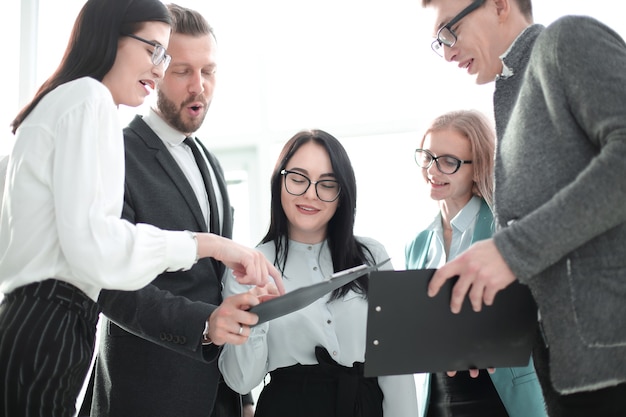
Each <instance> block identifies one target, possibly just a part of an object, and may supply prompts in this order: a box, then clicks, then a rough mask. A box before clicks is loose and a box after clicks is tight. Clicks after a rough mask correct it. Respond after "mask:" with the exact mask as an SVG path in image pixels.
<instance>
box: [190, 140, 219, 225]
mask: <svg viewBox="0 0 626 417" xmlns="http://www.w3.org/2000/svg"><path fill="white" fill-rule="evenodd" d="M184 142H185V144H186V145H187V146H189V147H190V148H191V152H193V157H194V158H195V159H196V164H197V165H198V168H199V169H200V174H202V180H203V181H204V187H205V188H206V192H207V194H208V196H209V211H210V213H209V219H210V229H209V231H210V232H211V233H215V234H220V223H219V212H218V208H217V198H216V197H215V190H214V189H213V182H212V181H211V174H210V171H209V167H207V164H206V162H205V161H204V158H203V157H202V155H201V154H200V150H199V149H198V147H197V146H196V144H195V143H193V142H194V140H193V138H191V137H186V138H185V140H184Z"/></svg>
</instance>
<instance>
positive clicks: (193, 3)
mask: <svg viewBox="0 0 626 417" xmlns="http://www.w3.org/2000/svg"><path fill="white" fill-rule="evenodd" d="M534 3H535V4H534V15H535V21H536V22H538V23H543V24H548V23H550V22H552V21H553V20H554V19H556V18H558V17H559V16H562V15H565V14H585V15H591V16H594V17H596V18H598V19H600V20H601V21H603V22H605V23H607V24H608V25H609V26H612V27H613V28H614V29H615V30H617V31H618V32H619V33H620V34H621V35H622V36H625V35H626V23H625V22H624V21H623V20H622V19H621V18H619V16H618V14H617V13H615V10H614V5H615V3H614V2H610V1H609V0H597V1H595V2H589V1H583V0H568V1H566V2H564V1H557V0H542V1H535V2H534ZM83 4H84V0H64V1H63V4H62V6H61V5H60V3H59V2H56V1H52V0H21V1H16V0H12V1H11V2H7V4H5V5H4V10H5V16H7V17H9V16H10V18H6V19H5V22H4V24H3V25H2V26H1V27H0V33H1V34H2V38H3V39H5V45H4V47H3V49H4V53H3V56H4V62H3V65H2V67H1V69H0V74H1V75H2V79H3V80H5V81H4V82H5V87H4V95H3V100H2V101H1V103H0V125H1V126H2V130H0V155H6V154H8V153H9V152H10V149H11V147H12V143H13V135H12V134H11V133H10V130H9V127H8V126H9V123H10V122H11V120H12V119H13V117H14V116H15V115H16V113H17V111H18V110H19V109H20V108H21V107H22V106H23V105H24V104H25V103H26V102H27V101H28V100H29V99H30V98H31V97H32V95H33V94H34V92H35V90H36V89H37V88H38V87H39V85H40V84H41V83H42V82H43V81H44V80H45V79H46V78H47V77H48V76H49V75H50V74H51V73H52V71H53V70H54V69H55V68H56V66H57V65H58V63H59V61H60V59H61V56H62V55H63V52H64V50H65V46H66V44H67V39H68V37H69V33H70V31H71V28H72V24H73V22H74V19H75V18H76V15H77V14H78V11H79V10H80V8H81V7H82V5H83ZM179 4H181V5H183V6H187V7H191V8H194V9H197V10H199V11H201V12H202V13H203V14H204V15H205V16H206V18H207V19H208V21H209V23H210V24H211V25H212V26H213V27H214V29H215V32H216V35H217V39H218V45H219V67H218V84H217V91H216V93H215V98H214V100H213V104H212V106H211V109H210V110H209V113H208V116H207V119H206V121H205V123H204V125H203V127H202V129H201V130H200V131H199V132H197V136H198V137H199V138H200V139H201V140H202V141H203V142H204V144H205V145H206V146H207V147H208V148H209V149H211V150H212V151H213V152H215V153H216V154H217V155H218V157H219V158H220V160H221V162H222V165H223V166H224V168H225V170H226V174H227V178H228V182H229V184H230V193H231V198H232V201H233V205H234V207H235V215H236V220H235V236H234V238H235V240H237V241H239V242H241V243H245V244H249V245H255V244H256V243H257V242H258V241H259V240H260V238H261V237H262V236H263V234H264V232H265V231H266V228H267V225H268V220H269V197H270V196H269V193H270V191H269V176H270V174H271V171H272V168H273V165H274V163H275V159H276V157H277V155H278V153H279V151H280V149H281V148H282V146H283V144H284V143H285V142H286V141H287V139H289V138H290V137H291V136H292V135H293V134H294V133H296V132H297V131H298V130H300V129H304V128H320V129H324V130H327V131H328V132H330V133H331V134H333V135H335V136H337V137H338V138H339V139H340V140H341V141H342V143H343V144H344V146H345V147H346V148H347V150H348V152H349V155H350V157H351V159H352V162H353V165H354V169H355V172H356V176H357V181H358V206H357V217H356V233H357V234H359V235H365V236H370V237H373V238H376V239H378V240H380V241H381V242H382V243H383V244H385V246H386V247H387V249H388V251H389V253H390V254H391V255H392V261H393V263H394V266H395V267H396V268H397V269H401V268H403V267H404V260H403V257H404V254H403V248H404V244H405V243H406V242H407V241H408V240H409V239H411V238H412V237H413V236H414V235H415V234H416V233H417V232H418V231H419V230H420V229H421V228H422V227H424V226H425V225H427V224H428V223H429V222H430V220H431V218H432V216H433V213H434V205H433V203H432V202H431V201H430V199H429V198H428V196H427V195H426V194H425V192H424V190H423V189H422V181H421V176H420V172H419V170H418V168H417V167H416V165H415V163H414V161H413V150H414V149H415V147H416V144H417V142H418V140H419V139H420V137H421V136H422V132H423V130H424V128H425V127H426V126H427V125H428V123H429V122H430V121H431V119H432V118H434V117H435V116H437V115H439V114H440V113H443V112H446V111H449V110H453V109H461V108H474V109H478V110H482V111H484V112H485V113H486V114H487V115H489V116H491V114H492V103H491V95H492V92H493V83H492V84H488V85H486V86H476V85H474V80H473V78H472V77H470V76H468V75H467V74H466V73H465V72H464V71H463V70H460V69H458V68H457V67H456V66H455V65H452V64H448V63H446V62H445V61H444V60H443V59H441V58H439V57H438V56H437V55H435V54H434V53H433V52H432V50H431V49H430V43H431V41H432V15H431V14H430V13H431V12H430V11H429V9H423V8H422V7H421V1H420V0H386V1H384V2H383V1H373V0H359V1H357V0H341V1H337V0H318V1H315V2H312V1H311V2H308V1H293V0H266V1H262V2H259V1H253V0H240V1H236V2H229V1H213V2H211V1H206V0H180V1H179ZM150 101H151V100H149V101H148V103H146V104H145V105H144V107H142V108H125V107H122V108H120V118H121V119H122V120H123V123H124V124H125V123H126V122H128V121H130V119H131V118H132V117H133V116H134V114H135V113H143V112H145V110H146V107H145V106H148V105H149V103H150Z"/></svg>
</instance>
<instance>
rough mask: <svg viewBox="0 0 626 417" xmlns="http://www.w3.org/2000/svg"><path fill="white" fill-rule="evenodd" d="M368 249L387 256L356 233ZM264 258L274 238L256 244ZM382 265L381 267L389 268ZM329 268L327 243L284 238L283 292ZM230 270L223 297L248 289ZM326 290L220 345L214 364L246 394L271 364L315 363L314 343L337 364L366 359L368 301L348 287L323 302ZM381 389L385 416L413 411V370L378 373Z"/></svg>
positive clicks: (379, 257)
mask: <svg viewBox="0 0 626 417" xmlns="http://www.w3.org/2000/svg"><path fill="white" fill-rule="evenodd" d="M359 241H361V242H362V243H364V244H365V245H366V246H367V247H368V248H369V249H370V250H371V251H372V253H373V255H374V258H375V260H376V262H380V261H383V260H385V259H387V258H388V257H389V256H388V255H387V252H386V250H385V248H384V247H383V246H382V245H381V244H380V243H378V242H377V241H375V240H373V239H367V238H359ZM258 249H259V250H260V251H261V252H263V254H264V255H265V256H266V257H267V259H269V260H271V261H273V260H274V243H273V242H269V243H266V244H263V245H261V246H259V247H258ZM390 268H391V264H386V265H385V266H384V267H382V268H381V269H390ZM332 273H333V267H332V260H331V256H330V250H329V249H328V245H327V244H326V243H325V242H323V243H320V244H317V245H308V244H303V243H298V242H295V241H289V256H288V259H287V264H286V265H285V270H284V275H283V283H284V285H285V290H286V291H287V292H289V291H293V290H295V289H297V288H300V287H303V286H307V285H311V284H315V283H318V282H321V281H323V280H325V279H327V278H328V277H329V276H330V275H331V274H332ZM248 288H249V287H248V286H244V285H240V284H239V283H237V281H235V279H234V278H233V277H232V274H229V275H228V277H227V278H226V280H225V287H224V297H227V296H229V295H232V294H236V293H241V292H244V291H247V290H248ZM329 297H330V294H329V295H327V296H325V297H322V298H321V299H319V300H317V301H316V302H314V303H313V304H311V305H309V306H308V307H305V308H303V309H301V310H298V311H296V312H294V313H291V314H288V315H286V316H283V317H280V318H277V319H274V320H272V321H270V322H266V323H263V324H261V325H258V326H255V327H253V328H252V332H251V335H250V338H249V339H248V341H247V342H246V343H244V344H243V345H238V346H235V345H230V344H226V345H224V348H223V350H222V354H221V355H220V358H219V367H220V370H221V371H222V373H223V374H224V379H225V380H226V382H227V383H228V385H229V386H230V387H232V388H233V389H235V390H236V391H238V392H240V393H246V392H249V391H250V390H252V389H253V388H254V387H256V386H257V385H259V384H260V383H261V381H262V380H263V378H264V377H265V375H266V374H267V373H268V372H270V371H273V370H274V369H276V368H283V367H288V366H291V365H295V364H302V365H311V364H317V359H316V358H315V347H316V346H323V347H324V348H326V350H327V351H328V353H329V354H330V356H331V357H332V358H333V359H334V360H335V361H336V362H337V363H339V364H341V365H343V366H348V367H351V366H352V364H353V363H354V362H363V361H364V359H365V343H366V342H365V340H366V339H365V337H366V327H367V300H366V299H365V298H363V296H361V295H359V294H357V293H355V292H350V293H349V294H348V295H346V296H345V297H343V298H342V299H339V300H335V301H332V302H330V303H328V302H327V301H328V299H329ZM378 382H379V385H380V388H381V390H382V392H383V394H384V399H383V414H384V415H385V416H388V417H404V416H416V415H417V396H416V393H415V382H414V380H413V376H412V375H400V376H384V377H379V378H378Z"/></svg>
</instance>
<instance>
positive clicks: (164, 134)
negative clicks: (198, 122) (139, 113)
mask: <svg viewBox="0 0 626 417" xmlns="http://www.w3.org/2000/svg"><path fill="white" fill-rule="evenodd" d="M143 120H144V121H145V122H146V124H147V125H148V126H149V127H150V129H152V130H153V131H154V133H156V135H157V136H158V137H159V138H160V139H161V140H162V141H163V142H164V143H165V144H166V145H168V146H179V145H180V144H181V143H183V141H184V140H185V138H186V136H185V135H184V134H183V133H181V132H179V131H178V130H176V129H174V128H173V127H172V126H170V125H169V124H167V122H166V121H165V120H163V118H162V117H161V116H159V115H158V114H157V112H155V111H154V109H152V108H150V110H149V111H148V114H146V115H145V116H144V117H143Z"/></svg>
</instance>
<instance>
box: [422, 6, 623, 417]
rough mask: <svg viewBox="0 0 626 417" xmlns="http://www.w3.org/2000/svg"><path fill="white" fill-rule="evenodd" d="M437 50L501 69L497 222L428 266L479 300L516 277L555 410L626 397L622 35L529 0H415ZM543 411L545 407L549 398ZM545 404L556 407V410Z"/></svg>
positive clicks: (617, 402) (589, 409)
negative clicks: (526, 296)
mask: <svg viewBox="0 0 626 417" xmlns="http://www.w3.org/2000/svg"><path fill="white" fill-rule="evenodd" d="M422 3H423V5H424V6H431V7H432V8H434V9H435V12H436V15H437V22H436V25H435V32H436V36H437V38H436V40H435V41H434V42H433V49H434V50H435V51H436V52H438V53H439V54H440V55H442V56H443V57H444V58H445V59H446V60H448V61H450V62H455V63H457V65H458V66H459V67H460V68H462V69H465V70H466V71H467V72H468V74H470V75H472V76H475V77H476V82H477V83H479V84H485V83H488V82H492V81H495V84H496V90H495V93H494V111H495V118H496V128H497V132H498V146H497V153H496V169H495V195H494V200H495V202H494V211H495V214H496V221H497V228H498V230H497V232H496V234H495V235H494V236H493V238H492V239H489V240H485V241H481V242H479V243H476V244H475V245H473V246H472V247H471V248H470V249H468V251H466V252H465V253H464V254H463V255H461V256H459V257H457V258H456V259H455V260H454V261H451V262H449V263H448V264H446V265H445V266H444V267H442V268H440V269H439V271H437V273H436V274H435V276H434V277H433V280H432V281H431V283H430V287H429V293H430V295H434V294H436V293H437V292H438V291H439V289H440V288H441V286H442V285H443V283H444V282H445V281H446V280H447V279H448V278H450V277H452V276H455V275H459V277H460V278H459V280H458V282H457V284H456V285H455V289H454V292H453V296H452V300H451V309H452V311H454V312H458V311H459V310H460V308H461V305H462V302H463V300H464V298H465V296H466V295H469V299H470V301H471V304H472V307H473V309H474V310H476V311H479V310H480V309H481V308H482V305H483V303H484V304H485V305H490V304H492V303H493V300H494V298H495V297H496V294H497V292H498V291H500V290H502V289H504V288H506V287H507V286H508V285H509V284H511V283H512V282H514V281H515V280H518V281H520V282H522V283H524V284H526V285H528V286H529V288H530V289H531V291H532V293H533V296H534V298H535V300H536V302H537V305H538V307H539V311H540V315H541V326H542V328H543V330H544V334H545V341H546V352H549V366H550V378H549V379H544V380H543V381H542V384H544V385H548V384H549V385H550V386H549V387H544V390H545V389H546V388H547V389H554V390H556V392H557V393H558V394H557V396H556V398H553V400H554V401H556V403H557V405H558V407H556V408H555V409H559V412H562V413H563V415H566V416H568V417H571V416H585V417H586V416H591V415H593V416H594V417H598V416H623V415H624V410H626V321H625V320H624V319H625V318H626V162H625V161H626V70H624V68H626V43H624V41H623V40H622V39H621V38H620V36H619V35H618V34H617V33H615V32H614V31H613V30H611V29H610V28H608V27H606V26H605V25H603V24H602V23H600V22H598V21H596V20H594V19H592V18H589V17H580V16H576V17H575V16H568V17H564V18H561V19H559V20H557V21H556V22H554V23H553V24H551V25H550V26H548V27H547V28H544V27H543V26H540V25H534V24H532V7H531V3H530V0H476V1H471V0H422ZM549 412H551V410H550V409H549ZM551 415H552V414H551Z"/></svg>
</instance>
